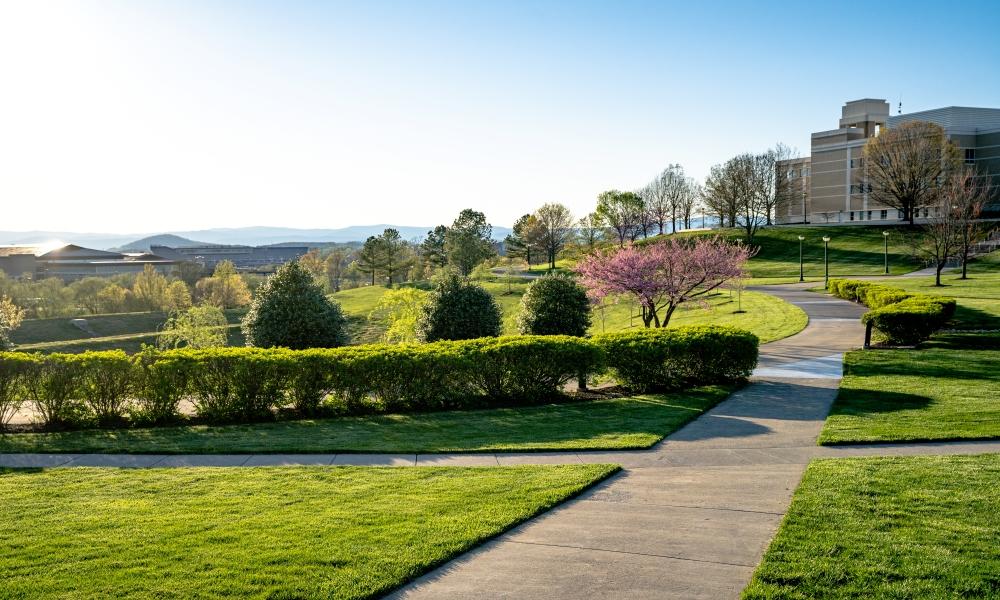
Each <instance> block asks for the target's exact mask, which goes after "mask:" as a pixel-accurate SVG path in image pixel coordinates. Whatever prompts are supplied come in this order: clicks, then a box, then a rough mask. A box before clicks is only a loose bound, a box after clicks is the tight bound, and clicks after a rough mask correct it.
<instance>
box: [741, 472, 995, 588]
mask: <svg viewBox="0 0 1000 600" xmlns="http://www.w3.org/2000/svg"><path fill="white" fill-rule="evenodd" d="M998 481H1000V454H989V455H982V456H950V457H944V456H920V457H905V458H904V457H893V458H844V459H834V460H818V461H814V462H812V463H811V464H810V465H809V468H808V469H807V470H806V473H805V476H804V477H803V480H802V483H801V484H800V485H799V488H798V489H797V490H796V492H795V496H794V497H793V499H792V506H791V508H790V509H789V511H788V514H787V515H786V516H785V520H784V522H783V524H782V526H781V529H780V530H779V531H778V534H777V536H776V537H775V539H774V541H773V542H771V546H770V547H769V548H768V550H767V553H766V554H765V555H764V560H763V562H762V563H761V565H760V566H759V567H758V568H757V571H756V573H754V576H753V579H752V581H751V582H750V585H749V586H748V587H747V588H746V590H744V592H743V598H744V599H745V600H756V599H764V598H767V599H779V598H789V599H791V598H796V599H805V598H816V599H824V598H830V599H833V598H858V599H862V598H863V599H882V598H885V599H889V598H891V599H901V598H997V597H998V596H1000V552H998V551H997V540H998V539H1000V493H997V482H998Z"/></svg>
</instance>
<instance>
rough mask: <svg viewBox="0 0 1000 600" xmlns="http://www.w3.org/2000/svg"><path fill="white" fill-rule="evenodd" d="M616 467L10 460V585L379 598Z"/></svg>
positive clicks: (52, 593)
mask: <svg viewBox="0 0 1000 600" xmlns="http://www.w3.org/2000/svg"><path fill="white" fill-rule="evenodd" d="M615 470H616V467H613V466H608V465H572V466H568V465H567V466H548V467H506V468H501V467H493V468H485V469H474V468H454V467H453V468H409V469H387V468H357V467H318V468H317V467H305V468H245V469H210V468H208V469H139V470H119V469H82V468H81V469H65V470H61V469H54V470H46V471H41V470H35V471H9V470H8V471H2V470H0V497H2V498H3V499H4V501H3V502H2V503H0V521H2V522H3V523H5V525H4V527H3V530H2V532H0V540H2V542H0V545H2V547H3V548H4V552H2V553H0V572H2V573H3V574H4V576H3V584H2V589H0V596H4V597H9V598H55V597H61V598H67V597H72V598H121V597H129V598H191V597H223V596H226V597H234V598H235V597H238V598H247V597H255V598H264V597H268V598H293V597H294V598H342V599H346V598H370V597H373V596H376V595H379V594H381V593H384V592H386V591H388V590H390V589H392V588H393V587H396V586H398V585H400V584H402V583H404V582H406V581H407V580H410V579H413V578H414V577H417V576H419V575H420V574H422V573H424V572H426V571H428V570H429V569H431V568H433V567H434V566H436V565H438V564H441V563H442V562H444V561H446V560H448V559H449V558H451V557H453V556H455V555H457V554H459V553H461V552H464V551H466V550H468V549H469V548H471V547H473V546H475V545H476V544H478V543H480V542H482V541H483V540H485V539H487V538H490V537H492V536H495V535H497V534H498V533H500V532H502V531H504V530H506V529H508V528H509V527H511V526H513V525H514V524H516V523H519V522H521V521H524V520H526V519H528V518H530V517H532V516H534V515H536V514H538V513H540V512H542V511H544V510H546V509H548V508H550V507H552V506H554V505H555V504H557V503H559V502H561V501H563V500H565V499H566V498H567V497H569V496H571V495H573V494H575V493H578V492H580V491H581V490H582V489H585V488H586V487H587V486H589V485H591V484H592V483H594V482H595V481H597V480H599V479H601V478H603V477H606V476H607V475H609V474H610V473H612V472H614V471H615Z"/></svg>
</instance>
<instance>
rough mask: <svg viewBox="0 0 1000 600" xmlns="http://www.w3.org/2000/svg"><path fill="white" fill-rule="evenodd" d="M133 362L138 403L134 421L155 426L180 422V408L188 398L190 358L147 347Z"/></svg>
mask: <svg viewBox="0 0 1000 600" xmlns="http://www.w3.org/2000/svg"><path fill="white" fill-rule="evenodd" d="M133 360H134V363H135V367H134V369H133V374H134V376H135V382H134V385H133V391H134V394H135V403H134V405H133V406H132V413H131V415H130V416H131V417H132V420H133V421H135V422H137V423H147V424H153V425H156V424H165V423H171V422H174V421H177V419H178V418H179V416H180V412H179V410H178V406H179V405H180V401H181V399H183V398H184V396H185V395H186V394H187V389H188V378H189V373H190V371H191V365H190V357H188V356H186V355H185V354H181V353H163V352H157V351H156V350H155V349H154V348H152V347H148V346H147V347H146V348H144V349H143V351H142V352H140V353H138V354H136V355H135V356H134V358H133Z"/></svg>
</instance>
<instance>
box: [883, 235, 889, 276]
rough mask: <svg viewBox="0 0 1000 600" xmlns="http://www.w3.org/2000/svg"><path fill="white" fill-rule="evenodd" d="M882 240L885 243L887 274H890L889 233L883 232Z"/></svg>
mask: <svg viewBox="0 0 1000 600" xmlns="http://www.w3.org/2000/svg"><path fill="white" fill-rule="evenodd" d="M882 240H883V241H884V242H885V274H886V275H888V274H889V232H888V231H883V232H882Z"/></svg>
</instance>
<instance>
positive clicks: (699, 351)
mask: <svg viewBox="0 0 1000 600" xmlns="http://www.w3.org/2000/svg"><path fill="white" fill-rule="evenodd" d="M593 339H594V343H595V344H597V345H598V347H600V348H601V349H602V350H603V351H604V356H605V360H606V361H607V366H608V367H610V368H611V370H612V372H613V373H614V375H615V377H616V378H617V379H618V380H619V381H620V382H621V383H622V385H624V386H625V387H627V388H630V389H633V390H637V391H648V390H657V389H676V388H679V387H682V386H684V385H702V384H709V383H721V382H727V381H736V380H740V379H744V378H746V377H749V376H750V374H751V373H753V369H754V368H755V367H756V366H757V354H758V345H759V342H760V340H759V339H758V338H757V336H755V335H754V334H752V333H750V332H748V331H744V330H742V329H735V328H732V327H721V326H714V325H707V326H691V327H678V328H676V329H645V330H642V331H634V332H632V331H630V332H619V333H608V334H603V335H599V336H595V337H594V338H593Z"/></svg>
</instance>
